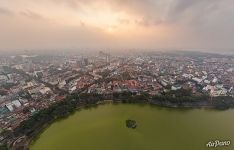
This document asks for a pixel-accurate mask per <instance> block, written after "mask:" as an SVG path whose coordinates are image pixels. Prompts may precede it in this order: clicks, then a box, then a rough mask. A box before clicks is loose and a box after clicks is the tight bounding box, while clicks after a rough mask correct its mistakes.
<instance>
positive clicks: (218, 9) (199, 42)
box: [0, 0, 234, 52]
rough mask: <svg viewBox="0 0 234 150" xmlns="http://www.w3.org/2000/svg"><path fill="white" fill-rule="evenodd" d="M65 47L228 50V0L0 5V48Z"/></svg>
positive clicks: (231, 17) (231, 7) (232, 44)
mask: <svg viewBox="0 0 234 150" xmlns="http://www.w3.org/2000/svg"><path fill="white" fill-rule="evenodd" d="M66 48H68V49H85V48H89V49H102V48H103V49H155V50H158V49H159V50H160V49H176V50H180V49H182V50H186V49H189V50H208V51H215V52H222V51H230V52H234V1H233V0H1V1H0V50H12V51H13V50H22V49H29V50H31V49H32V50H37V49H66Z"/></svg>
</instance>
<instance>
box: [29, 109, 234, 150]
mask: <svg viewBox="0 0 234 150" xmlns="http://www.w3.org/2000/svg"><path fill="white" fill-rule="evenodd" d="M128 119H132V120H134V121H135V122H136V124H137V126H136V128H128V127H126V120H128ZM215 140H219V141H230V142H234V109H229V110H225V111H220V110H214V109H191V108H187V109H181V108H164V107H158V106H152V105H148V104H142V105H139V104H103V105H98V106H96V107H90V108H83V109H80V110H79V111H77V112H75V113H74V114H72V115H70V116H69V117H67V118H65V119H62V120H59V121H56V122H54V123H53V124H51V125H50V126H49V127H48V128H46V129H45V130H44V131H43V132H42V133H41V134H40V135H38V136H37V137H36V138H35V139H34V140H33V141H32V143H31V144H30V150H66V149H67V150H206V149H215V150H231V149H234V144H232V143H231V144H230V145H229V146H221V147H216V148H208V147H207V143H209V142H211V141H215Z"/></svg>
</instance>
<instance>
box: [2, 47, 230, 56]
mask: <svg viewBox="0 0 234 150" xmlns="http://www.w3.org/2000/svg"><path fill="white" fill-rule="evenodd" d="M0 51H1V50H0ZM100 51H103V52H105V53H110V54H115V53H117V54H118V53H133V54H134V53H147V52H149V53H154V52H155V53H204V54H206V53H207V54H218V55H234V51H232V50H220V51H209V50H199V49H188V50H184V49H136V48H135V49H110V48H101V49H89V48H82V49H68V48H67V49H34V50H28V49H25V50H10V51H9V50H8V51H7V50H6V51H1V54H2V55H4V54H6V55H12V56H13V55H35V54H36V55H37V54H38V55H40V54H53V53H54V52H57V53H55V54H58V53H59V54H61V53H64V54H69V53H70V54H74V53H77V54H79V53H80V54H87V53H92V52H96V53H98V52H100Z"/></svg>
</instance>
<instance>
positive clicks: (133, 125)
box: [126, 119, 137, 129]
mask: <svg viewBox="0 0 234 150" xmlns="http://www.w3.org/2000/svg"><path fill="white" fill-rule="evenodd" d="M126 126H127V127H128V128H132V129H135V128H136V127H137V123H136V121H135V120H130V119H128V120H126Z"/></svg>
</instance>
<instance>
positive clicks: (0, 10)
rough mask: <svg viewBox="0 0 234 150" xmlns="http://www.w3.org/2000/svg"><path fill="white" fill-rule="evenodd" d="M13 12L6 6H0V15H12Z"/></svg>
mask: <svg viewBox="0 0 234 150" xmlns="http://www.w3.org/2000/svg"><path fill="white" fill-rule="evenodd" d="M13 14H14V13H13V12H12V11H10V10H9V9H7V8H3V7H0V15H7V16H12V15H13Z"/></svg>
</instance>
